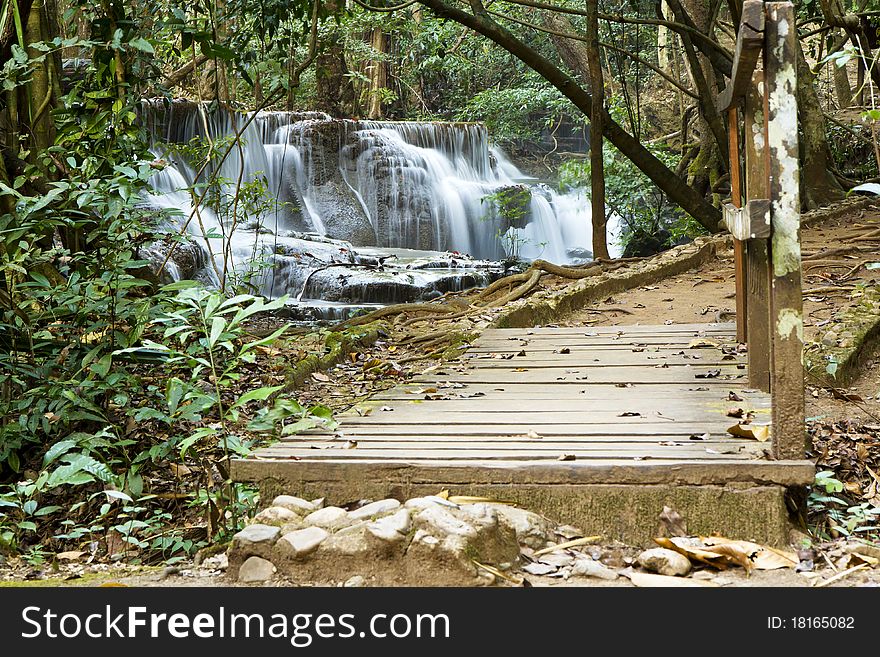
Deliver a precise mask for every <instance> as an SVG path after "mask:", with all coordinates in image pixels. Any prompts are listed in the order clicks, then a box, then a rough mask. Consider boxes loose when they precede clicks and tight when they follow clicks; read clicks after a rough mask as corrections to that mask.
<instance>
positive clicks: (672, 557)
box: [638, 547, 691, 577]
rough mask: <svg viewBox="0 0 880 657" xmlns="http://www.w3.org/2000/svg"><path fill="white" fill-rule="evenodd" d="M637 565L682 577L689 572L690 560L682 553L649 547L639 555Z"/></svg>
mask: <svg viewBox="0 0 880 657" xmlns="http://www.w3.org/2000/svg"><path fill="white" fill-rule="evenodd" d="M638 562H639V565H640V566H641V567H642V568H644V569H645V570H650V571H651V572H652V573H657V574H659V575H668V576H670V577H676V576H677V577H683V576H685V575H687V574H688V573H689V572H691V562H690V559H688V558H687V557H686V556H684V555H683V554H679V553H678V552H676V551H675V550H668V549H667V548H660V547H658V548H651V549H650V550H645V551H644V552H642V553H641V554H640V555H639V558H638Z"/></svg>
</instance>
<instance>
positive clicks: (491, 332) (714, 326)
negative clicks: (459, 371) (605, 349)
mask: <svg viewBox="0 0 880 657" xmlns="http://www.w3.org/2000/svg"><path fill="white" fill-rule="evenodd" d="M735 328H736V326H735V324H734V323H733V322H710V323H707V324H693V323H690V324H626V325H622V326H589V327H584V326H541V327H535V328H489V329H486V330H485V331H484V332H483V333H482V335H481V337H487V336H498V337H504V338H508V337H512V336H513V337H517V336H520V335H525V336H527V337H531V336H533V335H567V334H571V335H578V334H584V333H588V334H594V335H609V334H614V333H619V332H620V331H624V332H626V333H643V334H649V335H656V334H663V333H713V332H718V333H725V332H726V333H731V332H732V331H734V330H735Z"/></svg>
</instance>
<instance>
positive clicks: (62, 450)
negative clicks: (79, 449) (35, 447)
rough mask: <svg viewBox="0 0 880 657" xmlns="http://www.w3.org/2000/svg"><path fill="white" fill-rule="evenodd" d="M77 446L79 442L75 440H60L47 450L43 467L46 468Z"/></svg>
mask: <svg viewBox="0 0 880 657" xmlns="http://www.w3.org/2000/svg"><path fill="white" fill-rule="evenodd" d="M76 446H77V441H75V440H59V441H58V442H57V443H55V444H54V445H52V446H51V447H50V448H49V449H48V450H46V455H45V456H43V467H44V468H45V467H46V466H47V465H49V464H50V463H51V462H52V461H54V460H55V459H57V458H58V457H59V456H61V455H62V454H67V452H69V451H70V450H72V449H73V448H74V447H76Z"/></svg>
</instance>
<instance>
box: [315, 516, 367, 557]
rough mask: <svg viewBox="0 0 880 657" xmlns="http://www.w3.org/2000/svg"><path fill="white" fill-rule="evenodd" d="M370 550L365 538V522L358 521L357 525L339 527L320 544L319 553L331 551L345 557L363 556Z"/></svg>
mask: <svg viewBox="0 0 880 657" xmlns="http://www.w3.org/2000/svg"><path fill="white" fill-rule="evenodd" d="M369 552H370V544H369V541H368V540H367V523H366V522H360V523H358V524H357V525H353V526H351V527H346V528H345V529H341V530H340V531H338V532H336V533H335V534H331V535H330V537H329V538H328V539H327V540H326V541H324V542H323V543H322V544H321V553H322V554H327V553H333V554H334V555H339V556H341V555H345V556H346V557H364V556H366V555H367V554H368V553H369Z"/></svg>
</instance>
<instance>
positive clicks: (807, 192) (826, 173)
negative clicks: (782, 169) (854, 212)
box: [797, 42, 844, 209]
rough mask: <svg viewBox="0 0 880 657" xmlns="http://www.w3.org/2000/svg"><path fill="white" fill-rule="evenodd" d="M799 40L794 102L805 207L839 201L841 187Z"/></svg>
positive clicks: (841, 192)
mask: <svg viewBox="0 0 880 657" xmlns="http://www.w3.org/2000/svg"><path fill="white" fill-rule="evenodd" d="M815 78H816V76H815V75H813V72H812V71H811V70H810V66H809V64H807V60H806V58H805V57H804V51H803V49H802V48H801V45H800V42H798V46H797V102H798V118H799V119H800V124H801V131H802V132H803V139H801V142H800V147H801V152H802V153H801V199H802V202H803V203H805V204H806V206H807V208H810V209H812V208H816V207H819V206H821V205H827V204H829V203H832V202H834V201H839V200H841V199H842V198H843V197H844V192H843V188H842V187H841V186H840V183H839V182H837V179H836V178H835V177H834V174H833V173H831V170H830V167H831V162H832V159H831V152H830V151H829V148H828V139H827V137H826V131H825V116H824V114H823V113H822V106H821V105H820V104H819V97H818V96H817V95H816V87H815V86H814V80H815Z"/></svg>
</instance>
